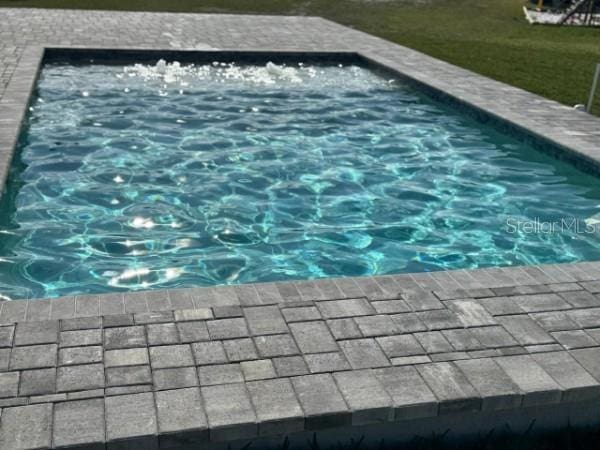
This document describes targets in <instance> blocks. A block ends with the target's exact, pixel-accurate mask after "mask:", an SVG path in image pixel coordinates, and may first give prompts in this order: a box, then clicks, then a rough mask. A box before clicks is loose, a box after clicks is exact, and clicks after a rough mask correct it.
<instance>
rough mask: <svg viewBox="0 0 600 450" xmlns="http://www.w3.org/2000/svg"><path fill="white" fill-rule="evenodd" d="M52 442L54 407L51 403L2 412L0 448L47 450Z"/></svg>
mask: <svg viewBox="0 0 600 450" xmlns="http://www.w3.org/2000/svg"><path fill="white" fill-rule="evenodd" d="M51 440H52V405H51V404H49V403H46V404H39V405H29V406H18V407H16V408H4V409H3V410H2V423H1V425H0V448H2V449H7V450H8V449H11V450H12V449H14V450H19V449H45V448H50V445H51Z"/></svg>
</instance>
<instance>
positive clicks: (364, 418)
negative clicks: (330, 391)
mask: <svg viewBox="0 0 600 450" xmlns="http://www.w3.org/2000/svg"><path fill="white" fill-rule="evenodd" d="M333 377H334V379H335V381H336V383H337V386H338V388H339V390H340V392H341V393H342V396H343V397H344V399H345V400H346V403H347V404H348V406H349V407H350V409H351V411H352V425H355V426H356V425H368V424H374V423H384V422H387V421H389V420H392V419H393V417H394V411H393V409H392V399H391V397H390V396H389V395H388V393H387V392H386V390H385V389H384V388H383V385H382V384H381V382H380V381H379V380H378V379H377V377H375V374H374V373H373V372H372V371H371V370H353V371H349V372H336V373H334V374H333Z"/></svg>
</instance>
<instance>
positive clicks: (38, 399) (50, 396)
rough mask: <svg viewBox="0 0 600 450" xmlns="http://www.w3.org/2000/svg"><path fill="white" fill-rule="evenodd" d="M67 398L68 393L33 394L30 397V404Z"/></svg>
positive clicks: (56, 401) (55, 401) (59, 400)
mask: <svg viewBox="0 0 600 450" xmlns="http://www.w3.org/2000/svg"><path fill="white" fill-rule="evenodd" d="M66 400H67V394H45V395H33V396H31V397H29V404H30V405H34V404H36V403H58V402H64V401H66Z"/></svg>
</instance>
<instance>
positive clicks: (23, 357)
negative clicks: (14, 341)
mask: <svg viewBox="0 0 600 450" xmlns="http://www.w3.org/2000/svg"><path fill="white" fill-rule="evenodd" d="M57 353H58V348H57V346H56V344H47V345H32V346H28V347H15V348H13V350H12V352H11V356H10V366H9V368H10V370H21V369H41V368H43V367H54V366H56V356H57Z"/></svg>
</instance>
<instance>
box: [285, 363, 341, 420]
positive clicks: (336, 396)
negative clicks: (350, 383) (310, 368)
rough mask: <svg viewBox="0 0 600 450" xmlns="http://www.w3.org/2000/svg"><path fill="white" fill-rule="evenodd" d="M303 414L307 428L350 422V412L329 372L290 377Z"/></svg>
mask: <svg viewBox="0 0 600 450" xmlns="http://www.w3.org/2000/svg"><path fill="white" fill-rule="evenodd" d="M291 381H292V384H293V386H294V390H295V391H296V396H297V398H298V401H299V402H300V405H301V406H302V410H303V411H304V415H305V423H306V429H307V430H320V429H323V428H332V427H338V426H343V425H349V424H350V423H351V412H350V409H349V408H348V405H347V404H346V401H345V400H344V398H343V396H342V394H341V393H340V391H339V389H338V387H337V385H336V383H335V381H334V379H333V378H332V376H331V375H330V374H318V375H306V376H298V377H294V378H292V379H291Z"/></svg>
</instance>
